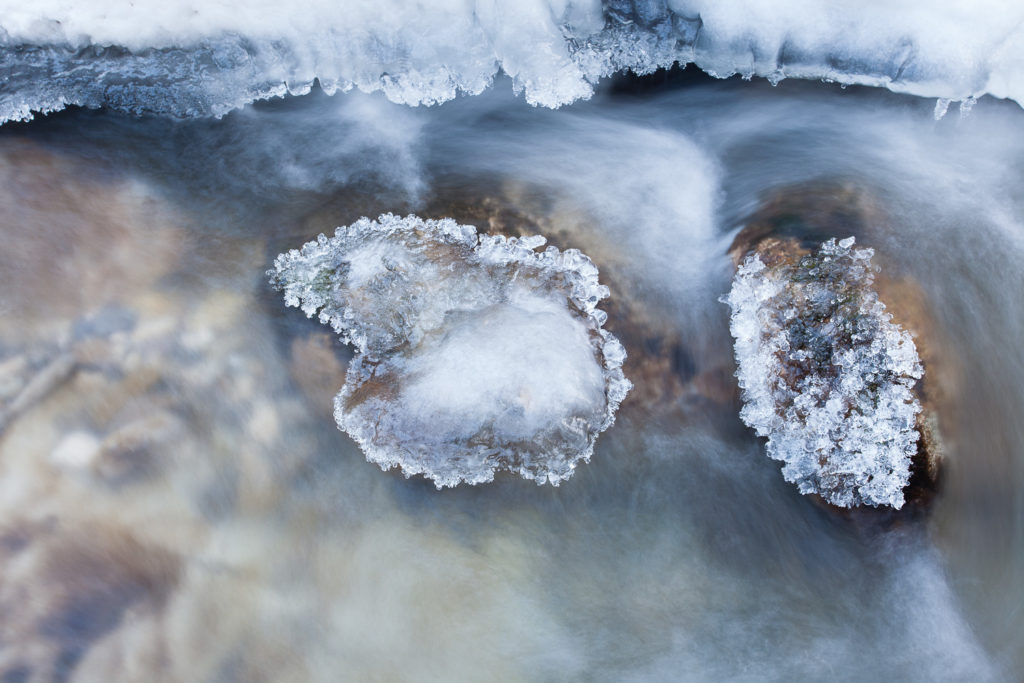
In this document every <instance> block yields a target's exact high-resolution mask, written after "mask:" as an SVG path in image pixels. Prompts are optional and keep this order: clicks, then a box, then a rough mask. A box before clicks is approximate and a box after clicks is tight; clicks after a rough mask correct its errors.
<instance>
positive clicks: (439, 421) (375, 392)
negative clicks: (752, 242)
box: [268, 214, 631, 488]
mask: <svg viewBox="0 0 1024 683" xmlns="http://www.w3.org/2000/svg"><path fill="white" fill-rule="evenodd" d="M545 242H546V240H545V239H544V238H543V237H539V236H531V237H520V238H514V237H513V238H506V237H503V236H490V235H483V236H481V235H478V234H477V231H476V228H474V227H472V226H466V225H459V224H458V223H456V222H455V221H453V220H451V219H444V220H436V221H435V220H426V221H424V220H422V219H420V218H417V217H415V216H409V217H406V218H399V217H396V216H393V215H390V214H386V215H383V216H381V217H380V218H379V219H378V220H377V221H371V220H369V219H366V218H364V219H361V220H359V221H357V222H356V223H354V224H353V225H351V226H349V227H343V228H339V229H338V231H337V233H336V234H335V236H334V237H333V238H330V239H328V238H327V237H325V236H324V235H320V237H319V238H318V239H317V240H316V241H313V242H309V243H307V244H306V245H304V246H303V247H302V249H301V250H292V251H290V252H288V253H285V254H281V255H280V256H279V257H278V258H277V260H276V261H275V264H274V266H275V267H274V269H273V270H271V271H270V272H269V273H268V274H269V275H270V278H271V282H272V284H274V286H275V287H277V288H279V289H281V290H283V292H284V298H285V303H286V304H288V305H290V306H298V307H301V308H302V310H303V311H304V312H305V313H306V315H307V316H310V317H312V316H313V315H314V314H317V315H318V317H319V320H320V321H321V322H323V323H325V324H329V325H330V326H331V327H332V328H333V329H334V330H335V331H336V332H337V333H338V334H339V335H341V337H342V339H343V340H344V341H346V342H348V343H351V344H352V345H353V346H354V347H355V349H356V352H357V353H356V356H355V358H354V359H353V360H352V362H351V364H350V365H349V369H348V375H347V378H346V382H345V386H344V388H343V389H342V391H341V392H340V393H339V394H338V395H337V397H336V398H335V419H336V421H337V422H338V425H339V426H340V427H341V429H342V430H344V431H345V432H347V433H348V434H349V435H350V436H352V438H353V439H355V440H356V441H357V442H358V443H359V445H360V446H361V447H362V449H363V451H364V452H365V454H366V456H367V458H368V459H369V460H370V461H371V462H375V463H377V464H379V465H380V466H381V467H382V468H384V469H389V468H391V467H394V466H396V465H397V466H399V467H401V468H402V470H403V472H404V473H405V474H406V476H410V475H413V474H423V475H425V476H426V477H428V478H430V479H432V480H433V481H434V483H435V484H436V485H437V486H438V488H441V487H444V486H455V485H457V484H459V483H461V482H467V483H471V484H476V483H481V482H486V481H490V480H492V479H493V478H494V475H495V472H497V471H498V470H508V471H511V472H515V473H518V474H520V475H521V476H523V477H525V478H528V479H535V480H537V481H538V483H544V482H545V481H547V482H550V483H552V484H558V483H559V482H561V481H563V480H564V479H566V478H567V477H569V476H571V474H572V472H573V470H574V468H575V467H576V465H577V464H578V463H579V462H580V461H581V460H582V461H586V460H588V459H589V457H590V455H591V453H592V451H593V447H594V442H595V440H596V438H597V436H598V434H600V433H601V432H602V431H604V430H605V429H607V428H608V427H609V426H610V425H611V424H612V422H613V421H614V415H615V411H616V409H617V408H618V406H619V403H620V402H621V401H622V399H623V398H624V397H625V395H626V393H627V392H628V391H629V389H630V386H631V385H630V383H629V381H628V380H626V379H625V377H624V375H623V373H622V363H623V361H624V359H625V351H624V350H623V347H622V345H621V344H620V343H619V342H618V340H617V339H615V337H614V336H612V335H611V334H610V333H609V332H608V331H606V330H605V329H603V324H604V322H605V320H606V318H607V315H606V314H605V313H604V312H603V311H601V310H600V309H598V308H597V303H598V302H599V301H600V300H601V299H604V298H606V297H607V296H608V289H607V287H604V286H603V285H600V284H599V283H598V271H597V268H596V267H595V266H594V264H593V263H592V262H591V261H590V259H589V258H587V257H586V256H585V255H584V254H582V253H581V252H579V251H577V250H575V249H567V250H564V251H560V250H558V249H556V248H555V247H548V248H547V249H545V250H544V251H537V248H538V247H540V246H542V245H544V244H545Z"/></svg>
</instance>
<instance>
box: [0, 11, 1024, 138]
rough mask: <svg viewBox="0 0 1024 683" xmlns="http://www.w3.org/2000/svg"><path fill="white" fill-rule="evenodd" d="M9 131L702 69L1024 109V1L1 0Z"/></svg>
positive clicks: (544, 98)
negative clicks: (92, 115)
mask: <svg viewBox="0 0 1024 683" xmlns="http://www.w3.org/2000/svg"><path fill="white" fill-rule="evenodd" d="M0 44H2V52H0V73H2V74H3V82H4V87H3V90H2V91H0V121H7V120H12V119H21V118H29V117H31V115H32V113H33V112H45V111H52V110H56V109H60V108H63V107H64V106H66V105H68V104H79V105H84V106H89V107H98V106H109V107H112V108H115V109H119V110H123V111H128V112H134V113H142V112H154V113H159V114H170V115H174V116H210V115H213V116H220V115H223V114H225V113H226V112H228V111H231V110H232V109H235V108H238V107H240V106H242V105H244V104H246V103H248V102H252V101H254V100H257V99H262V98H268V97H275V96H281V95H284V94H285V93H304V92H307V91H308V90H309V89H310V88H311V87H312V85H313V83H314V81H315V80H319V82H320V84H321V85H322V86H323V88H324V89H325V90H326V91H327V92H329V93H333V92H335V91H338V90H341V91H346V90H349V89H352V88H359V89H361V90H364V91H382V92H383V93H384V94H385V95H386V96H387V97H388V98H389V99H391V100H393V101H395V102H401V103H406V104H433V103H437V102H442V101H445V100H449V99H451V98H453V97H455V96H456V95H457V94H459V93H466V94H476V93H479V92H481V91H482V90H484V89H485V88H487V87H488V86H489V85H490V83H491V82H492V80H493V78H494V76H495V74H496V73H497V72H498V70H499V69H500V70H502V71H504V72H505V73H507V74H508V75H509V76H511V77H512V79H513V83H514V87H515V88H516V89H517V90H521V91H523V92H524V93H525V97H526V99H527V100H528V101H529V102H531V103H532V104H537V105H543V106H548V107H557V106H561V105H564V104H566V103H569V102H572V101H575V100H577V99H580V98H586V97H589V96H590V94H591V93H592V91H593V85H594V84H595V83H596V82H597V81H598V80H599V79H601V78H602V77H605V76H607V75H609V74H611V73H614V72H616V71H620V70H624V69H629V70H632V71H635V72H637V73H648V72H651V71H653V70H655V69H657V68H660V67H666V66H670V65H672V64H674V63H680V64H687V63H691V62H692V63H695V64H696V65H697V66H699V67H700V68H701V69H704V70H705V71H707V72H708V73H710V74H712V75H715V76H720V77H726V76H730V75H733V74H741V75H743V76H744V77H752V76H761V77H766V78H769V79H771V80H772V81H773V82H775V81H778V80H780V79H782V78H809V79H823V80H829V81H837V82H840V83H847V84H854V83H856V84H865V85H872V86H881V87H886V88H890V89H892V90H895V91H898V92H907V93H912V94H916V95H922V96H927V97H936V98H942V99H948V100H967V99H969V98H972V97H978V96H980V95H983V94H986V93H988V94H992V95H995V96H997V97H1008V98H1013V99H1015V100H1017V101H1018V102H1024V76H1022V75H1021V74H1022V73H1024V5H1021V4H1020V3H1018V2H1015V1H1014V0H978V1H977V2H967V0H944V1H941V2H924V1H923V0H892V1H890V2H884V3H882V2H877V1H871V0H868V1H866V2H865V1H862V2H848V1H842V2H832V1H829V0H788V1H787V2H766V1H765V0H667V1H666V0H640V1H633V2H630V1H628V0H606V1H605V2H603V3H602V2H597V1H596V0H583V1H572V0H515V1H514V2H512V1H502V0H488V1H485V0H478V1H475V2H474V1H473V0H438V1H436V2H431V3H409V2H403V1H402V0H373V2H369V1H368V0H352V1H351V2H345V3H336V2H327V1H326V0H311V2H307V3H304V4H303V7H302V10H301V11H296V10H294V9H291V7H290V6H289V5H288V4H287V3H279V2H269V0H232V1H230V2H229V1H228V0H208V1H206V2H202V3H198V2H195V1H194V0H133V1H132V2H129V1H128V0H94V1H92V2H89V3H78V4H72V3H66V2H63V1H61V0H40V1H39V2H34V3H24V2H14V1H13V0H0Z"/></svg>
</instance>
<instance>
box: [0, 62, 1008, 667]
mask: <svg viewBox="0 0 1024 683" xmlns="http://www.w3.org/2000/svg"><path fill="white" fill-rule="evenodd" d="M508 90H509V89H508V88H505V87H501V88H496V89H495V90H493V91H490V92H488V93H486V94H484V95H482V96H479V97H476V98H471V99H459V100H455V101H453V102H449V103H447V104H444V105H441V106H438V107H433V108H429V109H422V108H405V107H401V106H399V105H395V104H391V103H389V102H387V101H386V100H385V99H383V98H382V97H379V96H367V95H358V94H350V95H346V96H337V97H333V98H328V97H326V96H324V95H322V94H320V93H317V92H314V93H312V94H310V95H308V96H304V97H297V98H289V99H286V100H281V101H274V102H269V103H265V104H260V105H257V106H254V107H249V108H246V109H243V110H240V111H237V112H234V113H232V114H229V115H228V116H226V117H224V118H223V119H221V120H217V121H213V120H201V121H187V122H183V121H172V120H168V119H160V118H142V119H138V118H129V117H126V116H122V115H117V114H112V113H105V112H86V111H67V112H63V113H60V114H56V115H52V116H50V117H47V118H45V119H40V120H37V121H35V122H33V123H31V124H15V125H5V126H4V127H3V128H2V129H0V169H2V171H0V172H2V173H3V177H4V182H3V184H2V188H0V203H2V205H3V207H4V219H3V222H4V227H3V236H4V240H5V245H4V248H3V250H2V251H0V291H2V299H0V310H2V311H3V316H2V319H0V400H2V401H3V403H2V404H0V406H2V407H3V409H4V412H3V416H4V418H5V423H4V424H3V425H2V426H0V429H2V430H3V431H2V432H0V527H2V530H0V565H2V570H0V576H2V577H3V578H2V579H0V610H2V613H4V614H6V615H10V616H8V617H7V618H5V619H4V623H3V624H0V671H2V672H4V673H5V674H7V675H10V676H12V677H13V678H12V679H13V680H19V679H18V678H17V676H18V675H20V674H27V675H28V677H27V680H49V679H50V678H56V679H62V678H65V677H70V678H72V679H74V680H109V679H110V678H111V677H112V676H115V677H119V678H122V679H128V680H154V672H157V673H158V675H157V676H156V678H162V679H165V680H289V679H294V680H337V679H338V678H339V677H343V678H351V679H367V678H369V679H394V678H413V679H416V678H422V679H443V680H453V679H460V678H469V679H478V678H496V679H501V680H516V679H522V680H551V679H556V680H561V679H587V680H623V679H629V680H633V679H637V680H640V679H645V680H646V679H661V680H680V679H683V680H708V679H715V680H717V679H734V680H761V679H766V678H767V679H789V678H794V677H798V678H810V679H819V678H824V677H828V678H835V679H840V680H845V679H854V678H856V679H867V680H881V679H898V680H929V681H931V680H1012V679H1017V678H1019V677H1020V676H1021V675H1022V673H1024V649H1022V648H1021V642H1020V636H1019V633H1020V631H1021V629H1022V627H1024V612H1022V607H1021V605H1022V604H1024V602H1022V601H1024V595H1022V593H1021V586H1022V585H1024V521H1022V520H1024V449H1022V447H1021V446H1020V444H1021V442H1022V437H1024V434H1022V429H1021V427H1020V425H1019V422H1020V421H1019V420H1018V419H1017V416H1018V415H1020V414H1021V413H1022V411H1024V389H1022V387H1024V361H1022V358H1021V354H1020V353H1019V351H1018V349H1017V345H1016V340H1018V339H1020V338H1021V337H1022V336H1024V308H1022V307H1021V305H1020V300H1019V293H1020V292H1021V291H1024V269H1021V267H1020V265H1019V264H1020V262H1021V258H1022V256H1024V192H1022V190H1021V188H1022V187H1024V184H1022V182H1021V180H1022V175H1024V165H1022V163H1021V160H1022V159H1024V138H1022V137H1021V136H1020V135H1019V134H1017V131H1018V130H1019V129H1020V127H1021V126H1022V125H1024V112H1022V111H1021V109H1020V108H1019V107H1018V106H1017V105H1016V104H1013V103H1006V102H999V101H995V100H990V99H982V100H980V101H979V102H978V103H977V104H976V105H975V106H974V108H973V110H972V111H971V112H970V114H969V115H967V116H964V117H959V116H957V115H956V114H955V113H950V114H949V115H947V116H946V117H945V118H944V119H942V120H940V121H935V120H934V119H933V117H932V112H933V103H932V102H929V101H925V100H918V99H913V98H904V97H900V96H896V95H891V94H887V93H880V92H868V91H864V90H860V89H854V88H851V89H848V90H841V89H838V88H832V87H828V86H824V85H811V84H798V83H789V82H784V83H783V84H782V85H781V86H779V87H778V88H771V87H769V86H768V85H766V84H763V83H745V82H741V81H726V82H712V81H710V80H705V79H701V78H691V77H688V76H686V75H685V74H683V75H679V74H677V75H675V76H673V77H668V78H662V77H658V78H656V79H647V80H643V81H638V80H636V79H634V80H632V81H627V82H624V83H620V84H618V85H616V86H609V87H606V89H605V91H604V92H602V93H600V94H599V95H598V96H597V97H596V98H595V99H594V100H592V101H590V102H586V103H579V104H575V105H572V106H570V107H567V108H564V109H562V110H559V111H546V110H538V109H534V108H531V107H529V106H528V105H527V104H525V103H524V102H523V101H521V100H519V99H516V98H514V97H513V96H512V95H511V94H509V93H508V92H507V91H508ZM821 188H824V189H821ZM808 189H811V190H814V191H816V192H819V193H825V194H826V195H828V194H832V195H834V196H840V197H842V196H852V197H855V198H857V202H859V204H857V205H856V206H855V207H854V208H852V209H851V216H852V217H851V218H850V220H849V221H847V222H846V223H844V224H843V225H842V226H841V227H843V228H844V229H849V230H850V231H851V232H854V233H855V234H856V236H857V239H858V243H862V244H866V245H868V246H872V247H874V248H875V249H876V260H877V262H878V263H879V264H880V265H882V267H883V269H884V272H885V273H886V275H887V276H890V277H892V278H894V279H900V278H909V279H911V280H913V281H914V282H916V283H917V285H918V286H919V288H920V290H921V291H922V292H923V295H924V298H925V300H926V302H927V308H928V309H929V310H930V311H931V315H932V317H933V318H934V321H935V322H934V326H933V328H932V329H931V330H930V332H931V334H932V336H931V338H930V339H929V340H928V342H927V343H928V345H929V346H931V347H934V357H935V358H937V359H938V366H937V367H935V364H933V365H932V366H929V367H928V368H926V372H931V373H934V375H935V376H936V377H938V378H939V382H940V384H941V386H942V387H943V390H944V393H945V396H944V404H943V406H942V410H941V412H942V414H943V417H944V418H945V421H944V423H943V425H942V427H943V435H944V437H945V439H946V441H947V446H948V455H947V461H946V467H945V470H944V478H943V489H942V491H941V492H940V494H939V496H938V498H937V499H936V501H935V502H934V503H933V505H932V507H931V509H930V511H929V512H928V513H927V514H921V515H907V516H902V517H901V516H895V517H893V516H886V515H870V514H869V515H852V516H851V515H844V514H837V513H836V512H835V511H834V510H830V509H827V508H825V507H823V506H820V505H817V504H815V503H814V502H812V501H811V500H810V499H808V498H806V497H803V496H801V495H799V494H798V493H797V492H796V490H795V488H794V487H793V486H792V485H790V484H787V483H786V482H785V481H783V479H782V477H781V475H780V473H779V465H778V463H776V462H774V461H771V460H769V459H768V458H767V457H765V455H764V446H763V443H761V442H760V441H759V440H758V439H756V438H755V437H754V436H753V434H752V433H751V432H750V431H749V430H747V429H746V428H745V427H744V426H743V424H742V423H741V422H740V420H739V418H738V416H737V414H738V410H739V402H738V399H737V397H736V395H735V393H734V391H733V388H734V386H733V380H732V379H731V373H732V372H733V369H734V365H733V359H732V347H731V339H730V337H729V334H728V308H727V307H726V306H724V305H723V304H721V303H719V301H718V298H719V297H720V296H721V295H722V294H724V293H725V292H726V291H727V290H728V287H729V282H730V278H731V275H732V266H731V263H730V261H729V257H728V254H727V251H728V248H729V245H730V243H731V242H732V239H733V237H734V236H735V234H736V232H737V231H738V229H739V228H740V227H741V225H742V224H743V223H744V221H745V220H746V219H747V217H748V216H750V214H751V213H752V212H753V211H755V210H756V209H757V207H758V206H759V205H760V204H761V203H762V202H763V201H764V200H765V199H766V198H767V197H769V196H770V195H771V193H772V192H776V191H779V190H785V191H787V192H791V193H796V194H799V193H800V192H802V191H807V190H808ZM843 192H847V193H849V195H843V194H842V193H843ZM386 211H392V212H395V213H405V212H409V211H415V212H416V213H418V214H420V215H424V216H431V217H439V216H445V215H451V216H453V217H455V218H456V219H457V220H460V221H462V222H467V223H472V224H475V225H477V226H478V227H479V228H480V229H481V230H482V231H483V230H494V231H497V232H500V231H505V232H510V233H511V232H516V231H526V232H539V233H541V234H545V235H547V236H548V237H549V238H550V239H551V241H552V242H553V243H555V244H557V245H558V246H559V247H577V248H580V249H582V250H583V251H585V252H586V253H587V254H588V255H590V256H591V258H593V260H594V261H595V263H597V265H598V266H599V267H600V268H601V273H602V277H603V279H604V281H605V282H606V283H607V284H609V286H610V287H611V288H612V298H611V301H610V302H609V303H608V305H607V306H606V308H607V310H608V312H609V321H608V323H607V327H608V328H609V329H610V330H611V331H612V332H614V333H615V334H616V335H618V336H619V337H620V339H622V341H623V343H624V344H625V345H626V347H627V351H628V353H629V359H628V361H627V364H626V368H625V369H626V373H627V376H628V377H630V378H631V379H632V380H633V381H634V383H635V384H636V385H637V388H636V389H635V390H634V393H633V394H631V396H630V397H629V398H628V399H627V400H626V402H625V403H624V404H623V406H622V409H621V411H620V413H619V416H618V420H617V422H616V424H615V425H614V426H613V427H612V428H611V429H610V430H609V431H608V432H606V433H605V434H604V435H603V436H602V437H601V438H600V439H599V440H598V442H597V448H596V451H595V454H594V456H593V458H592V460H591V462H590V463H589V464H587V465H581V466H580V467H579V468H578V469H577V471H576V473H575V475H574V476H573V477H572V478H571V479H569V480H568V481H567V482H565V483H563V484H562V485H561V486H559V487H557V488H555V487H550V486H543V487H538V486H537V485H535V484H534V483H532V482H527V481H522V480H519V479H517V478H513V477H504V478H502V477H499V478H498V480H497V481H495V482H494V483H492V484H488V485H483V486H479V487H459V488H456V489H454V490H445V491H440V492H439V491H436V490H435V489H434V487H433V486H432V485H431V484H430V483H429V482H425V481H423V480H421V479H418V478H413V479H409V480H406V479H404V478H403V477H402V476H401V475H400V474H398V473H397V472H394V471H392V472H388V473H384V472H381V471H380V470H379V469H378V468H377V467H376V466H375V465H372V464H369V463H367V462H366V461H365V459H364V458H363V456H362V454H361V453H360V452H359V450H358V448H357V447H356V446H355V444H354V443H353V442H352V441H351V440H350V439H348V437H346V436H345V435H344V434H342V433H341V432H339V431H338V430H337V428H336V427H335V425H334V422H333V420H332V418H331V410H332V406H331V398H332V396H333V394H334V393H335V392H336V391H337V390H338V389H340V388H341V385H342V383H343V381H344V368H345V364H346V363H347V361H348V359H349V358H350V357H351V353H350V351H349V350H347V349H346V348H344V347H343V346H341V345H340V344H339V343H338V342H337V341H335V340H334V339H333V337H332V336H330V335H329V334H328V332H329V331H328V330H327V328H325V327H321V326H320V325H318V324H316V323H314V322H311V321H308V320H306V319H305V318H303V316H302V315H301V313H300V312H298V311H296V310H294V309H286V308H285V307H284V305H283V304H282V302H281V301H280V298H279V295H278V294H277V293H275V292H273V291H271V289H270V288H269V286H268V284H267V281H266V277H265V271H266V270H267V268H268V267H269V266H270V264H271V263H272V261H273V258H274V256H276V255H277V254H278V253H279V252H280V251H282V250H284V249H288V248H292V247H297V246H299V245H300V244H302V243H303V242H304V241H306V240H309V239H312V238H314V237H315V236H316V235H317V234H318V233H319V232H328V233H330V232H333V229H334V227H335V226H337V225H345V224H348V223H351V222H352V221H354V220H355V219H357V218H358V217H360V216H363V215H369V216H371V217H372V216H376V215H377V214H380V213H383V212H386ZM837 236H839V237H844V236H846V235H837ZM30 389H31V391H29V390H30ZM18 397H20V398H18ZM26 397H27V398H26ZM12 406H13V407H12ZM11 672H14V673H11Z"/></svg>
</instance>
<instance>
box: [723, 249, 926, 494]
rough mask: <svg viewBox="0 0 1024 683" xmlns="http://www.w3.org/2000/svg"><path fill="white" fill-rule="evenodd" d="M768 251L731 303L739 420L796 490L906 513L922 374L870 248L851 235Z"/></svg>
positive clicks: (753, 263) (739, 282) (751, 263)
mask: <svg viewBox="0 0 1024 683" xmlns="http://www.w3.org/2000/svg"><path fill="white" fill-rule="evenodd" d="M768 253H770V257H769V259H768V261H769V264H768V265H766V263H765V262H764V261H763V260H762V258H761V254H760V253H758V252H757V251H753V252H751V253H749V254H748V255H747V256H746V258H745V259H744V261H743V262H742V264H741V265H740V267H739V270H738V272H737V274H736V277H735V279H734V281H733V286H732V289H731V291H730V292H729V294H728V296H727V297H726V298H725V299H724V300H725V302H726V303H728V304H729V306H730V307H731V308H732V319H731V321H730V330H731V332H732V335H733V337H734V338H735V350H736V360H737V364H738V366H739V368H738V370H737V373H736V374H737V377H738V378H739V384H740V388H741V389H742V392H743V400H744V407H743V410H742V411H741V413H740V415H741V417H742V419H743V421H744V422H745V423H746V424H747V425H749V426H751V427H752V428H754V430H755V431H756V432H757V434H758V435H760V436H765V437H768V445H767V449H768V455H769V456H770V457H772V458H774V459H776V460H781V461H782V462H783V463H784V465H783V468H782V473H783V475H784V476H785V478H786V480H787V481H790V482H793V483H795V484H796V485H797V486H798V488H799V490H800V492H801V493H805V494H807V493H816V494H819V495H820V496H821V497H822V498H824V499H825V500H826V501H828V502H829V503H832V504H833V505H837V506H840V507H853V506H857V505H871V506H882V505H888V506H891V507H893V508H896V509H899V508H901V507H902V506H903V504H904V492H903V489H904V488H905V487H906V486H907V484H908V483H909V481H910V476H911V459H912V458H913V457H914V456H915V455H916V454H917V452H918V440H919V438H920V434H919V431H918V428H917V420H918V414H919V413H920V412H921V403H920V401H919V400H918V399H917V397H916V396H915V394H914V386H915V384H916V383H917V381H918V380H919V379H920V378H921V377H922V375H923V372H924V370H923V368H922V365H921V362H920V360H919V358H918V354H917V350H916V348H915V346H914V341H913V339H912V338H911V336H910V334H909V333H908V332H906V331H905V330H903V329H902V328H901V327H900V326H899V325H897V324H895V323H894V322H893V321H892V319H891V318H892V316H891V315H890V314H889V313H888V312H887V311H886V308H885V305H884V304H882V303H881V302H880V301H879V300H878V296H877V294H876V292H875V291H874V289H873V288H872V284H873V282H874V274H875V269H874V267H873V266H872V264H871V257H872V255H873V253H874V252H873V250H871V249H865V248H856V247H854V238H852V237H850V238H847V239H844V240H841V241H839V242H836V240H834V239H832V240H829V241H827V242H825V243H824V244H823V245H821V247H820V248H819V249H818V250H817V251H814V252H809V251H806V250H802V249H794V250H791V251H790V252H789V253H788V255H784V254H783V252H781V251H780V250H778V249H775V250H774V251H771V252H768Z"/></svg>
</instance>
